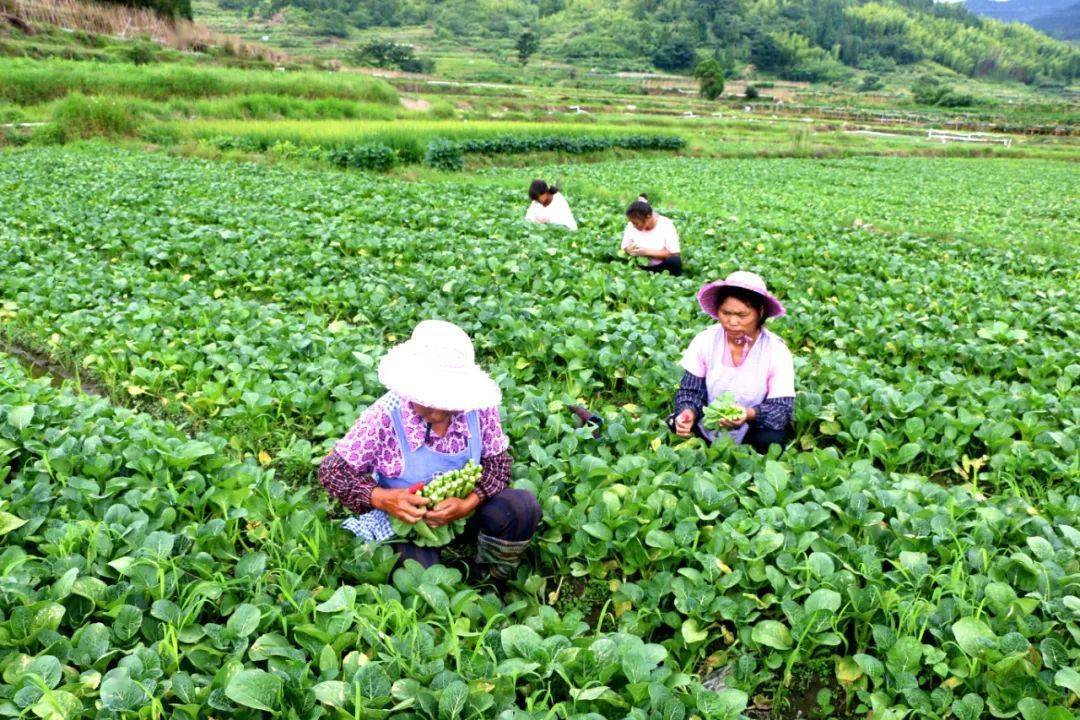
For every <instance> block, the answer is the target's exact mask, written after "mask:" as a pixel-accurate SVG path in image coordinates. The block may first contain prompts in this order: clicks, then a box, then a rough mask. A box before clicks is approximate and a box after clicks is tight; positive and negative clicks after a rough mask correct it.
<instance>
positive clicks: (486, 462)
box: [476, 450, 514, 502]
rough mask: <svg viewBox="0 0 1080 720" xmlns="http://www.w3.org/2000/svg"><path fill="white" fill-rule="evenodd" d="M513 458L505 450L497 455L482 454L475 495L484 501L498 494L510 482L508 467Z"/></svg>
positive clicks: (511, 463)
mask: <svg viewBox="0 0 1080 720" xmlns="http://www.w3.org/2000/svg"><path fill="white" fill-rule="evenodd" d="M513 464H514V460H513V458H511V457H510V453H508V452H506V451H505V450H504V451H503V452H501V453H499V454H498V455H490V456H484V457H482V458H481V459H480V468H481V473H480V482H478V483H477V484H476V495H477V497H479V498H480V502H484V501H485V500H487V499H488V498H490V497H491V496H493V495H498V494H499V493H501V492H502V491H503V490H505V489H506V487H507V486H508V485H509V484H510V468H511V467H512V466H513Z"/></svg>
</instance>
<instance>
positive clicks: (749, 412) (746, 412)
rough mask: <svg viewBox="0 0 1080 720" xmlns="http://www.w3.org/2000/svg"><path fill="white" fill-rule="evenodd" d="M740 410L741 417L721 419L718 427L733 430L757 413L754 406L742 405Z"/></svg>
mask: <svg viewBox="0 0 1080 720" xmlns="http://www.w3.org/2000/svg"><path fill="white" fill-rule="evenodd" d="M742 411H743V412H742V416H741V417H737V418H732V419H730V420H721V421H720V427H722V428H727V429H728V430H734V429H735V428H738V427H742V426H743V425H745V424H746V423H748V422H750V421H751V420H753V419H754V418H755V417H757V413H756V412H755V411H754V408H747V407H744V408H742Z"/></svg>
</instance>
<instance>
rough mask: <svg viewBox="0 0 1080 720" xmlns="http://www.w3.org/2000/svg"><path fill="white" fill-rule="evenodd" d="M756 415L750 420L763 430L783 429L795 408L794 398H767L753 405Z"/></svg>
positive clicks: (789, 420) (789, 421)
mask: <svg viewBox="0 0 1080 720" xmlns="http://www.w3.org/2000/svg"><path fill="white" fill-rule="evenodd" d="M754 410H755V412H756V413H757V415H756V416H755V417H754V419H753V420H752V421H751V422H750V424H751V425H752V426H754V427H756V428H760V429H763V430H783V429H784V428H786V427H787V426H788V425H790V424H791V415H792V413H793V412H794V410H795V398H793V397H779V398H768V399H767V400H764V401H762V403H761V404H760V405H756V406H755V407H754Z"/></svg>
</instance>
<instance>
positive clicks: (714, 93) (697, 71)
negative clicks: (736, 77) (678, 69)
mask: <svg viewBox="0 0 1080 720" xmlns="http://www.w3.org/2000/svg"><path fill="white" fill-rule="evenodd" d="M694 77H696V78H697V79H698V86H699V87H700V88H701V97H703V98H705V99H706V100H715V99H716V98H718V97H720V94H721V93H723V92H724V66H723V65H721V64H720V61H719V60H716V59H715V58H713V59H709V60H702V61H701V62H699V63H698V64H697V67H695V68H694Z"/></svg>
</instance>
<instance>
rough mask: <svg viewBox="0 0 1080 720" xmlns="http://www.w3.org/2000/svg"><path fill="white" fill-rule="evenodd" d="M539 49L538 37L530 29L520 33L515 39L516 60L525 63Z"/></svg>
mask: <svg viewBox="0 0 1080 720" xmlns="http://www.w3.org/2000/svg"><path fill="white" fill-rule="evenodd" d="M539 49H540V38H539V37H537V36H536V33H534V32H533V31H532V30H526V31H525V32H523V33H521V35H520V36H519V37H518V39H517V52H518V62H520V63H521V64H522V65H525V64H526V63H528V62H529V58H531V57H532V56H533V55H535V54H536V51H537V50H539Z"/></svg>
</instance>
